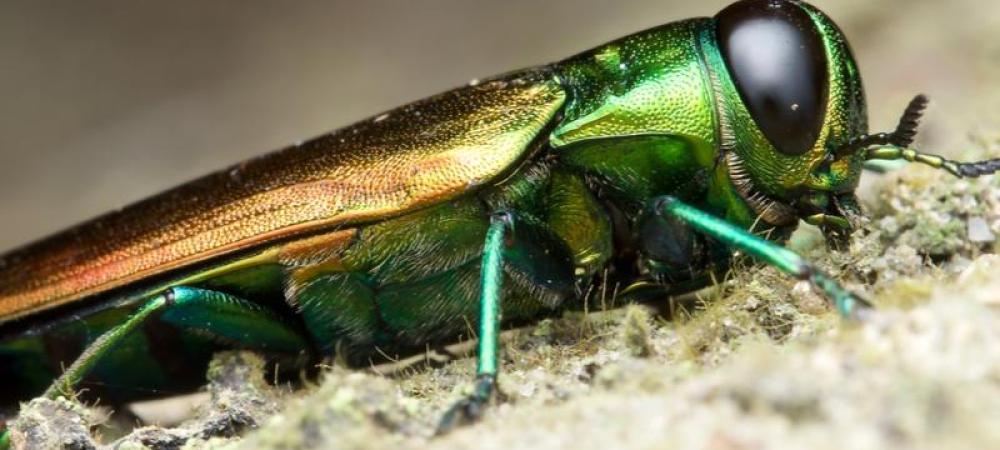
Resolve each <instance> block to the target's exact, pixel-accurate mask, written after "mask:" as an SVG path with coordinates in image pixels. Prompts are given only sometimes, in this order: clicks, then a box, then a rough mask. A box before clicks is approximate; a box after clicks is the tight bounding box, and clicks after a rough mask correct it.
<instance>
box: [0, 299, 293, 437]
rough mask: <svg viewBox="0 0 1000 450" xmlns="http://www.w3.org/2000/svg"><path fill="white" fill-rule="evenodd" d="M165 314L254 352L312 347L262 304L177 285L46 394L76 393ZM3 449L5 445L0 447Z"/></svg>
mask: <svg viewBox="0 0 1000 450" xmlns="http://www.w3.org/2000/svg"><path fill="white" fill-rule="evenodd" d="M157 314H160V320H162V321H164V322H166V323H171V324H174V325H177V326H180V327H183V328H187V329H197V330H201V331H204V332H207V333H210V334H213V335H215V336H218V337H220V338H223V339H227V340H231V341H234V342H237V343H239V344H240V345H244V346H246V347H249V348H255V349H261V350H269V351H275V352H296V351H300V350H302V349H307V348H308V343H307V342H306V341H305V340H304V339H303V338H302V337H301V336H300V335H299V334H298V333H296V332H295V331H294V330H293V329H292V328H291V327H289V326H287V325H286V324H284V323H282V322H281V321H280V320H279V319H278V318H277V317H275V316H274V315H273V314H272V313H270V312H269V311H267V310H265V309H264V308H262V307H261V306H259V305H257V304H254V303H251V302H248V301H246V300H242V299H238V298H236V297H233V296H231V295H228V294H224V293H221V292H216V291H208V290H203V289H196V288H189V287H174V288H170V289H167V290H166V291H165V292H163V293H162V294H157V295H156V296H154V297H152V298H151V299H150V300H149V301H148V302H146V304H145V305H143V306H142V307H140V308H139V309H138V310H137V311H136V312H135V314H133V315H132V316H131V317H129V318H128V320H126V321H125V322H124V323H122V324H121V325H118V326H116V327H114V328H112V329H110V330H108V331H107V332H105V333H104V334H102V335H101V336H100V337H98V338H97V340H96V341H94V342H93V343H92V344H90V345H89V346H88V347H87V349H86V350H84V351H83V353H82V354H81V355H80V356H79V357H78V358H77V359H76V361H74V362H73V364H72V365H71V366H70V367H69V368H68V369H66V371H65V372H64V373H63V374H62V376H60V377H59V379H57V380H56V381H55V382H53V383H52V385H51V386H49V388H48V389H47V390H46V391H45V394H44V395H45V397H48V398H55V397H58V396H60V395H68V394H70V393H72V392H73V388H74V386H76V384H77V383H79V382H80V381H81V380H82V379H83V378H84V377H86V376H87V374H88V373H90V371H91V370H92V369H93V368H94V366H96V365H97V363H98V362H99V361H100V360H101V358H102V357H103V356H105V355H107V354H108V353H109V352H111V351H113V350H114V348H115V346H116V345H117V344H119V343H120V342H122V341H123V340H124V339H125V338H126V337H128V335H129V334H130V333H131V332H132V331H133V330H135V329H136V328H138V327H139V326H141V325H142V324H143V323H145V322H146V320H148V319H150V318H151V317H153V316H155V315H157ZM0 448H2V447H0Z"/></svg>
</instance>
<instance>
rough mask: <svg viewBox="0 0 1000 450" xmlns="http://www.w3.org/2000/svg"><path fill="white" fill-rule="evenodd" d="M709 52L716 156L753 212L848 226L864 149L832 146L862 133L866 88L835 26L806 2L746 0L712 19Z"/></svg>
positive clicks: (786, 220) (777, 221)
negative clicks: (715, 113) (712, 45)
mask: <svg viewBox="0 0 1000 450" xmlns="http://www.w3.org/2000/svg"><path fill="white" fill-rule="evenodd" d="M713 24H714V32H715V39H716V42H717V43H718V45H717V47H715V48H716V49H717V50H718V54H717V55H715V54H712V53H713V52H706V53H707V58H706V60H707V62H708V68H709V71H710V72H712V76H713V77H714V79H715V90H716V91H717V95H716V100H717V101H718V102H719V103H720V106H721V108H720V114H719V115H720V118H721V120H720V122H719V127H720V135H721V136H722V142H721V144H720V145H721V150H722V151H721V154H720V156H722V157H724V158H725V164H726V166H727V170H728V173H729V177H730V179H731V181H732V183H733V186H734V187H735V188H736V190H737V191H738V193H739V194H740V196H741V197H742V198H743V200H744V201H745V202H746V203H747V205H748V206H749V207H750V208H751V209H752V210H753V212H754V213H755V215H757V216H759V217H760V218H761V219H763V220H764V221H766V222H768V223H770V224H772V225H788V224H793V223H795V222H797V221H798V219H799V218H807V219H808V218H813V219H814V221H816V222H817V223H818V224H821V225H830V226H838V225H839V226H840V227H846V223H847V221H846V220H845V219H844V216H845V215H848V216H850V215H851V214H852V213H853V212H854V211H853V210H854V208H855V206H854V205H855V201H854V197H853V192H854V190H855V188H856V187H857V185H858V180H859V178H860V175H861V170H862V165H863V163H864V155H863V154H861V152H855V153H853V154H848V155H840V156H839V157H838V155H837V149H838V148H840V147H841V146H842V145H843V144H844V143H846V142H847V141H849V140H851V139H852V138H855V137H858V136H860V135H863V134H864V133H865V132H867V127H868V125H867V115H866V106H865V98H864V91H863V89H862V86H861V78H860V76H859V74H858V69H857V65H856V63H855V61H854V57H853V55H852V54H851V50H850V47H849V46H848V44H847V41H846V40H845V38H844V36H843V34H842V32H841V31H840V29H839V28H838V27H837V26H836V25H835V24H834V23H833V22H832V21H831V20H830V19H829V18H828V17H827V16H826V15H824V14H823V13H822V12H820V11H819V10H817V9H815V8H813V7H812V6H810V5H807V4H805V3H802V2H797V1H787V0H743V1H740V2H737V3H734V4H733V5H731V6H729V7H728V8H726V9H724V10H722V11H721V12H720V13H719V14H718V15H716V16H715V18H714V20H713Z"/></svg>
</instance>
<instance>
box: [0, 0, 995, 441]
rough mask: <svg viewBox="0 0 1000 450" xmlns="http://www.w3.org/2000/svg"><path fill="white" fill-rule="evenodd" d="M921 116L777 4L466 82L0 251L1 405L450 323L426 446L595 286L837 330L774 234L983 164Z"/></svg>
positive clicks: (368, 344)
mask: <svg viewBox="0 0 1000 450" xmlns="http://www.w3.org/2000/svg"><path fill="white" fill-rule="evenodd" d="M925 105H926V99H924V98H923V97H917V98H916V99H915V100H914V101H913V102H912V103H911V104H910V106H909V107H908V108H907V109H906V112H905V113H904V114H903V118H902V119H901V120H900V125H899V127H898V128H897V130H895V131H894V132H892V133H883V134H875V135H868V134H866V133H867V132H868V126H867V116H866V106H865V98H864V93H863V89H862V85H861V78H860V76H859V73H858V69H857V66H856V63H855V61H854V58H853V56H852V54H851V50H850V48H849V46H848V44H847V42H846V40H845V39H844V37H843V35H842V33H841V31H840V30H839V29H838V28H837V26H836V25H835V24H834V23H833V22H832V21H831V20H830V19H829V18H827V17H826V16H825V15H824V14H823V13H821V12H820V11H819V10H817V9H815V8H814V7H812V6H810V5H808V4H806V3H803V2H799V1H791V0H743V1H739V2H736V3H734V4H732V5H731V6H729V7H727V8H726V9H724V10H723V11H721V12H720V13H719V14H717V15H716V16H715V17H713V18H698V19H691V20H685V21H680V22H675V23H670V24H667V25H663V26H660V27H657V28H653V29H650V30H646V31H643V32H640V33H637V34H634V35H631V36H628V37H625V38H622V39H619V40H616V41H613V42H610V43H608V44H605V45H602V46H600V47H597V48H595V49H592V50H589V51H586V52H583V53H581V54H579V55H576V56H574V57H571V58H569V59H566V60H564V61H561V62H558V63H554V64H551V65H548V66H543V67H536V68H531V69H527V70H522V71H518V72H514V73H511V74H508V75H504V76H501V77H497V78H493V79H489V80H484V81H477V82H473V83H470V84H469V85H468V86H464V87H461V88H457V89H454V90H452V91H449V92H445V93H443V94H439V95H437V96H434V97H431V98H428V99H425V100H422V101H419V102H416V103H414V104H411V105H407V106H404V107H401V108H398V109H395V110H392V111H389V112H386V113H385V114H381V115H379V116H377V117H375V118H372V119H368V120H365V121H362V122H359V123H357V124H355V125H353V126H350V127H347V128H344V129H341V130H338V131H335V132H332V133H330V134H327V135H324V136H320V137H318V138H316V139H314V140H311V141H308V142H305V143H303V144H301V145H296V146H293V147H291V148H287V149H284V150H281V151H279V152H276V153H273V154H270V155H267V156H264V157H261V158H258V159H254V160H251V161H247V162H245V163H242V164H239V165H237V166H234V167H232V168H229V169H226V170H223V171H220V172H218V173H215V174H212V175H209V176H207V177H205V178H202V179H199V180H196V181H194V182H191V183H189V184H186V185H183V186H180V187H178V188H176V189H173V190H171V191H168V192H165V193H163V194H160V195H158V196H156V197H153V198H150V199H148V200H145V201H143V202H140V203H137V204H135V205H132V206H130V207H127V208H125V209H123V210H120V211H116V212H113V213H111V214H108V215H105V216H102V217H99V218H97V219H95V220H93V221H91V222H88V223H85V224H82V225H80V226H78V227H76V228H73V229H70V230H68V231H66V232H63V233H61V234H59V235H57V236H54V237H51V238H49V239H46V240H43V241H41V242H38V243H35V244H32V245H29V246H27V247H24V248H23V249H20V250H17V251H15V252H12V253H10V254H8V255H6V256H4V257H3V258H0V378H2V379H3V380H4V381H5V382H6V384H7V388H6V389H5V390H4V392H3V396H2V397H3V398H2V402H3V403H2V404H3V405H6V406H7V407H8V408H12V407H13V405H15V404H16V402H17V401H21V400H25V399H27V398H30V397H32V396H35V395H38V394H40V393H43V392H44V393H45V395H48V396H56V395H60V394H63V393H66V392H68V391H70V390H72V389H74V388H75V387H76V386H78V385H84V386H87V387H88V390H89V392H90V394H91V395H97V396H100V397H102V398H103V399H104V400H105V401H106V402H112V403H114V402H124V401H129V400H134V399H137V398H141V397H143V396H145V395H147V394H146V393H149V392H158V391H168V392H176V391H178V390H183V389H191V388H194V387H196V386H198V385H199V383H200V382H201V380H202V377H203V374H204V368H205V365H206V362H207V360H208V358H209V357H210V355H211V353H212V352H214V351H216V350H219V349H223V348H232V347H241V348H250V349H255V350H259V351H261V352H264V353H266V354H269V355H273V356H274V357H276V358H285V359H289V358H290V359H292V360H294V361H297V362H298V364H299V365H300V366H301V364H306V363H308V362H309V361H315V360H316V359H317V358H321V357H324V356H330V355H334V354H336V355H338V356H341V357H343V358H345V359H347V360H348V361H352V362H354V363H364V362H367V361H369V360H370V359H371V358H375V357H377V355H380V354H390V355H395V354H405V353H408V352H416V351H422V350H423V349H425V348H426V346H428V345H437V344H441V343H446V342H451V341H454V340H456V339H461V338H462V337H464V336H465V335H466V331H467V325H468V324H469V323H472V324H475V325H476V326H478V333H477V334H478V337H479V349H478V352H479V354H478V358H479V359H478V361H479V365H478V369H477V381H476V388H475V390H474V393H473V394H472V395H471V396H470V397H469V398H467V399H465V400H463V401H462V402H460V403H459V404H457V405H456V406H455V407H454V408H453V409H452V410H451V411H450V412H449V413H448V414H447V415H446V417H445V419H444V421H443V423H442V427H443V428H444V429H447V428H450V427H452V426H454V425H455V424H456V423H460V422H462V421H464V420H466V419H470V418H475V417H476V416H477V415H478V414H479V411H480V410H481V407H482V406H483V405H484V404H485V403H486V402H487V401H488V400H489V399H490V397H491V395H492V393H493V391H494V385H495V380H496V376H497V369H498V368H497V359H498V358H497V336H498V330H499V328H500V326H501V325H502V323H504V322H509V321H513V320H524V319H533V318H538V317H540V316H543V315H546V314H552V313H554V312H558V311H560V310H562V309H566V308H584V307H585V306H586V303H587V302H588V301H589V299H588V298H587V297H586V296H585V295H584V294H583V293H585V292H587V290H588V289H587V288H588V287H590V286H591V285H593V284H595V283H600V282H607V283H615V284H621V285H623V286H626V288H625V289H624V290H623V291H622V292H623V296H624V297H625V298H628V299H633V300H649V299H657V298H665V296H667V295H670V294H673V293H680V292H688V291H692V290H694V289H697V288H699V287H702V286H704V285H706V284H707V283H709V280H710V279H711V277H710V275H711V274H713V273H716V272H719V271H724V270H726V269H727V267H728V264H729V261H730V260H731V259H732V255H733V252H734V251H735V250H742V251H743V252H745V253H747V254H749V255H751V256H753V257H755V258H758V259H760V260H762V261H764V262H766V263H769V264H773V265H775V266H776V267H778V268H779V269H781V270H783V271H785V272H787V273H789V274H790V275H791V276H794V277H797V278H799V279H802V280H805V281H808V282H810V283H811V284H812V285H813V286H814V287H816V288H817V289H818V290H819V291H820V292H822V293H823V294H824V295H826V296H827V297H828V298H829V299H830V300H831V303H832V305H833V306H834V307H835V308H836V309H837V310H838V311H840V313H842V314H843V315H844V316H847V317H856V316H859V315H862V314H863V312H864V311H865V310H866V308H867V303H866V302H865V301H864V300H863V299H861V298H859V297H858V296H856V295H854V294H852V293H850V292H848V291H846V290H845V289H843V288H842V287H841V286H840V285H839V284H838V283H837V282H836V281H834V280H832V279H830V278H829V277H827V276H826V275H824V274H823V273H822V272H821V271H819V270H817V269H816V268H814V267H813V266H811V265H809V264H808V263H807V262H806V261H804V260H802V259H801V258H799V257H798V256H797V255H795V254H794V253H793V252H791V251H789V250H786V249H784V248H783V247H781V246H780V243H781V242H782V241H783V240H785V239H786V238H787V237H788V236H789V235H790V234H791V232H792V231H793V230H794V228H795V227H796V226H797V224H798V223H799V221H800V220H805V221H806V222H809V223H812V224H815V225H817V226H819V227H821V229H822V230H823V231H824V232H825V233H826V235H827V236H828V237H829V239H831V240H832V241H840V240H843V239H844V238H845V237H846V236H847V232H848V231H850V229H851V228H852V227H854V226H856V224H857V221H858V220H859V219H860V218H861V217H862V212H861V211H860V209H859V207H858V202H857V200H856V198H855V195H854V191H855V189H856V188H857V186H858V182H859V179H860V176H861V173H862V168H863V165H864V164H865V162H866V161H868V160H872V159H902V160H907V161H913V162H920V163H924V164H929V165H932V166H935V167H939V168H943V169H946V170H948V171H950V172H952V173H954V174H955V175H957V176H966V177H971V176H980V175H984V174H988V173H992V172H994V171H995V170H997V169H998V168H1000V161H998V160H990V161H982V162H976V163H968V164H967V163H956V162H953V161H949V160H946V159H943V158H940V157H937V156H933V155H927V154H923V153H919V152H917V151H915V150H912V149H910V148H908V147H909V145H910V144H911V143H912V140H913V137H914V134H915V132H916V125H917V121H918V119H919V117H920V114H921V112H922V110H923V108H924V107H925ZM749 230H753V231H757V232H766V233H767V236H768V238H769V240H765V239H762V238H759V237H757V236H756V235H755V234H753V233H752V232H751V231H749ZM484 242H485V243H484ZM605 273H606V274H608V276H607V277H603V276H601V277H599V276H598V274H605ZM501 319H502V320H501ZM66 366H68V369H66V370H65V371H63V370H62V368H63V367H66ZM53 380H55V381H53ZM46 386H48V388H47V389H46ZM106 386H114V387H115V388H114V389H102V387H106ZM4 439H6V438H4Z"/></svg>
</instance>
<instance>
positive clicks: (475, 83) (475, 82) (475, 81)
mask: <svg viewBox="0 0 1000 450" xmlns="http://www.w3.org/2000/svg"><path fill="white" fill-rule="evenodd" d="M469 86H479V78H473V79H471V80H469Z"/></svg>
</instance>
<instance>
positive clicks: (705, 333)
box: [12, 147, 1000, 449]
mask: <svg viewBox="0 0 1000 450" xmlns="http://www.w3.org/2000/svg"><path fill="white" fill-rule="evenodd" d="M998 150H1000V149H998V148H992V147H987V148H985V149H984V151H983V152H980V154H979V156H982V154H986V153H992V154H997V153H1000V152H998ZM970 156H976V155H970ZM875 178H878V179H877V180H876V181H875V182H874V183H873V184H872V185H870V186H869V187H868V188H867V192H868V194H869V195H867V196H866V198H867V199H866V206H867V210H868V211H869V212H870V215H871V220H870V222H869V223H867V224H866V226H865V228H864V229H863V230H861V231H859V232H857V233H856V235H855V236H853V241H852V242H853V243H852V244H851V246H850V248H848V249H845V250H844V251H839V252H837V251H830V250H828V249H827V248H826V247H825V245H823V243H822V239H821V236H820V235H819V234H818V232H817V231H816V230H814V229H809V228H803V229H802V230H800V231H799V232H798V233H797V234H796V235H795V236H794V238H793V240H792V242H791V244H790V245H791V246H792V247H793V248H795V249H796V250H798V251H799V252H801V253H803V254H805V255H806V256H808V257H809V258H810V259H812V260H814V261H817V262H818V263H819V265H820V266H822V267H823V268H825V270H827V271H829V272H830V273H831V274H833V275H835V276H836V277H837V278H838V279H840V280H842V281H843V282H844V283H845V284H846V285H847V286H849V287H850V288H852V289H854V290H856V291H857V292H861V293H863V294H864V295H866V296H868V297H869V298H870V299H871V300H872V301H873V302H874V303H875V304H876V305H877V306H878V310H877V312H876V313H875V314H874V315H873V316H872V317H870V318H869V319H868V320H867V321H865V322H863V323H849V322H844V321H842V320H840V319H839V318H838V317H837V316H836V314H835V313H833V312H832V311H831V310H830V308H829V307H828V306H827V305H826V304H825V302H824V300H823V299H822V298H820V297H819V296H818V295H816V294H815V293H813V292H812V291H811V290H810V289H809V288H808V286H805V285H803V284H801V283H796V282H794V281H793V280H790V279H789V278H788V277H785V276H783V275H781V274H780V273H778V272H777V271H776V270H774V269H771V268H768V267H761V266H755V265H751V264H749V261H747V262H746V263H744V264H740V265H739V266H738V268H737V269H735V270H733V271H732V273H731V275H730V276H729V277H728V279H726V280H721V283H720V285H719V286H718V287H717V288H715V289H709V290H706V291H704V292H702V293H700V294H699V297H698V299H697V301H696V302H695V303H694V306H693V307H691V308H688V309H685V310H683V311H680V313H679V314H675V315H676V316H677V318H675V319H674V320H671V321H667V320H665V319H663V318H661V317H659V316H657V315H655V314H652V313H651V312H650V311H649V310H647V309H646V308H645V307H641V306H628V307H625V308H619V309H614V310H609V311H599V312H593V313H591V314H588V315H584V314H580V313H568V314H566V315H565V316H563V317H561V318H558V319H552V320H545V321H543V322H541V323H539V324H537V325H533V326H530V327H526V328H522V329H517V330H512V331H509V332H507V333H505V335H504V339H503V342H502V346H503V357H504V359H503V369H502V370H503V372H502V378H501V380H500V388H501V390H502V392H503V394H504V397H505V398H504V400H503V401H501V402H500V403H499V404H497V405H495V406H494V407H493V408H492V409H490V410H489V411H488V413H487V414H486V415H485V418H484V420H483V421H482V422H481V423H479V424H477V425H474V426H470V427H467V428H463V429H459V430H457V431H455V432H452V433H450V434H448V435H446V436H442V437H434V436H433V433H434V428H435V424H436V421H437V419H438V418H439V417H440V416H441V414H442V413H443V411H444V410H445V409H446V408H447V407H448V406H449V405H450V404H451V403H452V402H454V401H456V400H457V399H459V398H460V397H461V396H462V395H464V394H466V393H468V391H469V389H470V387H471V383H470V380H471V378H472V373H473V360H472V359H470V358H461V359H457V360H454V361H451V362H444V363H440V364H419V363H418V364H415V365H411V366H409V367H405V366H404V367H402V368H399V367H388V368H385V367H383V368H376V369H372V370H348V369H344V368H340V367H331V368H329V369H328V370H327V371H325V373H324V374H323V375H322V376H321V377H320V380H319V381H317V382H316V383H314V384H311V385H310V386H308V387H305V388H300V389H296V390H288V389H285V388H278V387H274V386H271V385H269V384H268V383H266V382H264V375H263V373H264V372H263V370H262V366H263V363H262V362H261V361H260V359H259V358H257V357H256V356H254V355H252V354H246V353H227V354H222V355H219V356H218V357H217V358H216V360H215V361H214V362H213V365H212V368H211V370H210V373H209V377H210V379H211V382H210V384H209V386H208V387H207V391H208V392H209V394H210V395H209V396H208V399H207V400H206V401H205V402H204V403H203V404H202V405H201V406H200V407H199V411H198V413H197V414H196V415H195V417H194V418H192V419H189V420H187V421H184V422H183V423H181V424H179V425H177V426H172V427H169V428H161V427H158V426H147V427H144V428H140V429H137V430H135V431H132V432H130V433H129V434H127V435H125V436H121V432H119V431H116V428H119V429H120V428H121V420H118V421H114V420H111V421H109V420H107V417H108V414H107V412H106V410H102V409H100V408H88V407H85V406H82V405H79V404H77V403H74V402H72V401H70V400H59V401H55V402H53V401H46V400H35V401H33V402H31V403H30V404H28V405H27V406H26V407H25V408H24V410H23V411H22V413H21V415H20V416H19V417H18V418H17V419H16V420H15V421H14V422H13V423H12V427H13V431H14V435H13V437H14V442H15V444H19V445H23V446H24V448H58V447H62V448H93V447H101V446H105V447H107V448H116V449H131V448H136V449H138V448H154V449H175V448H185V449H217V448H226V449H270V448H274V449H296V448H301V449H312V448H331V449H333V448H387V447H392V448H439V449H445V448H468V447H472V446H476V447H479V448H539V449H542V448H557V447H564V446H573V447H574V448H595V449H597V448H684V449H690V448H712V449H744V448H746V449H750V448H831V449H834V448H855V449H877V448H1000V429H998V428H996V427H995V419H996V417H1000V277H997V276H996V275H997V274H998V273H1000V257H998V256H996V255H995V254H994V253H995V250H996V247H997V243H996V239H995V237H996V234H998V233H1000V180H997V179H995V178H994V179H984V180H971V181H969V180H955V179H952V178H950V177H949V176H948V175H947V174H945V173H942V172H936V171H933V170H930V169H926V168H921V167H908V168H906V169H905V170H901V171H899V172H895V173H891V174H889V175H884V176H878V177H875ZM116 423H117V425H115V424H116ZM92 436H98V437H97V438H96V439H97V440H95V438H92Z"/></svg>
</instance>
